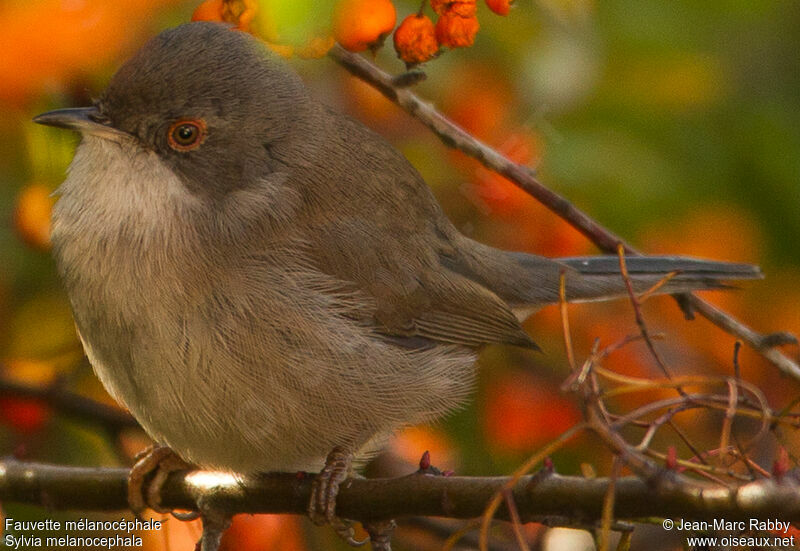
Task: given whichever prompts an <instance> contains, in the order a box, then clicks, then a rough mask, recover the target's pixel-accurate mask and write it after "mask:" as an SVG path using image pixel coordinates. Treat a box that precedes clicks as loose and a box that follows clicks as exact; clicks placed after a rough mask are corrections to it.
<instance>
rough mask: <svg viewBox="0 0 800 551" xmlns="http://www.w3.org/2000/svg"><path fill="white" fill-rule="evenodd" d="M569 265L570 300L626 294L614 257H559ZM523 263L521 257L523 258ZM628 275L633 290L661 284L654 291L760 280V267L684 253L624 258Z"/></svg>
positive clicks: (682, 290) (603, 298)
mask: <svg viewBox="0 0 800 551" xmlns="http://www.w3.org/2000/svg"><path fill="white" fill-rule="evenodd" d="M558 262H560V263H561V264H564V265H566V266H567V267H569V268H572V270H574V271H568V272H567V273H566V276H565V278H566V279H565V282H566V292H567V299H568V300H570V301H575V302H580V301H592V300H607V299H610V298H615V297H619V296H625V295H627V293H628V288H627V283H626V281H625V278H623V276H622V272H621V267H620V259H619V257H617V256H594V257H572V258H559V259H558ZM523 263H524V260H523ZM625 267H626V270H627V272H628V278H629V280H630V282H631V284H632V287H633V290H634V291H635V292H636V293H642V292H645V291H647V290H649V289H652V288H653V287H654V286H656V285H658V284H659V283H662V285H661V286H659V287H658V288H657V289H656V291H655V292H656V293H657V294H670V293H681V292H687V291H696V290H701V289H724V288H730V287H731V285H730V284H729V283H728V282H732V281H739V280H748V279H760V278H762V277H763V274H762V273H761V269H760V268H759V267H758V266H754V265H752V264H739V263H735V262H719V261H714V260H703V259H699V258H691V257H685V256H631V257H626V258H625Z"/></svg>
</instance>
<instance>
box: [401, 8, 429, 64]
mask: <svg viewBox="0 0 800 551" xmlns="http://www.w3.org/2000/svg"><path fill="white" fill-rule="evenodd" d="M394 49H395V51H397V56H398V57H399V58H400V59H402V60H403V61H405V62H406V63H424V62H426V61H428V60H429V59H431V58H432V57H433V56H435V55H436V52H438V51H439V42H437V40H436V28H435V27H434V26H433V21H431V20H430V19H428V17H427V16H425V15H417V14H412V15H409V16H408V17H406V18H405V19H404V20H403V22H402V23H400V26H399V27H397V30H396V31H395V32H394Z"/></svg>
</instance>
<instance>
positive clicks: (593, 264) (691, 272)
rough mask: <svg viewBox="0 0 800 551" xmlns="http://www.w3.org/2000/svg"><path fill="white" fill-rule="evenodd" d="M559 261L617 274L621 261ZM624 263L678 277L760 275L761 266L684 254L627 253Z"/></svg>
mask: <svg viewBox="0 0 800 551" xmlns="http://www.w3.org/2000/svg"><path fill="white" fill-rule="evenodd" d="M558 261H559V262H561V263H563V264H566V265H567V266H569V267H570V268H574V269H575V270H578V271H579V272H580V273H582V274H619V273H620V262H619V257H616V256H586V257H571V258H559V259H558ZM625 267H626V268H627V270H628V273H629V274H630V275H631V276H634V275H638V274H654V275H661V276H664V275H666V274H668V273H670V272H678V273H677V275H676V276H675V277H676V278H678V279H713V280H739V279H761V278H762V277H764V274H762V273H761V268H759V267H758V266H754V265H752V264H739V263H735V262H718V261H714V260H703V259H700V258H691V257H687V256H630V257H626V258H625Z"/></svg>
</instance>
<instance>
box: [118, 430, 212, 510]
mask: <svg viewBox="0 0 800 551" xmlns="http://www.w3.org/2000/svg"><path fill="white" fill-rule="evenodd" d="M192 468H193V467H192V465H190V464H188V463H187V462H186V461H184V460H183V459H181V458H180V457H178V456H177V454H176V453H175V452H174V451H172V450H171V449H170V448H168V447H166V446H158V445H153V446H150V447H148V448H147V449H145V450H143V451H141V452H139V453H138V454H136V457H135V458H134V465H133V467H132V468H131V472H130V474H129V475H128V504H129V505H130V506H131V509H132V510H133V512H134V513H136V514H137V515H138V514H139V513H141V512H142V511H144V510H145V509H146V508H148V507H149V508H150V509H153V510H154V511H156V512H159V513H172V514H173V515H174V516H175V517H176V518H178V519H180V520H192V519H194V518H197V517H198V513H188V514H186V515H184V514H181V513H175V512H174V511H171V510H169V509H166V508H165V507H163V506H162V505H161V490H162V488H163V486H164V483H165V482H166V481H167V477H168V476H169V475H170V474H171V473H173V472H176V471H187V470H191V469H192Z"/></svg>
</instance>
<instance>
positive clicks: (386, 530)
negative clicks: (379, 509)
mask: <svg viewBox="0 0 800 551" xmlns="http://www.w3.org/2000/svg"><path fill="white" fill-rule="evenodd" d="M395 528H397V523H396V522H395V521H393V520H381V521H376V522H368V523H365V524H364V530H366V531H367V534H369V539H370V541H371V542H372V551H392V534H393V533H394V529H395Z"/></svg>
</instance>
